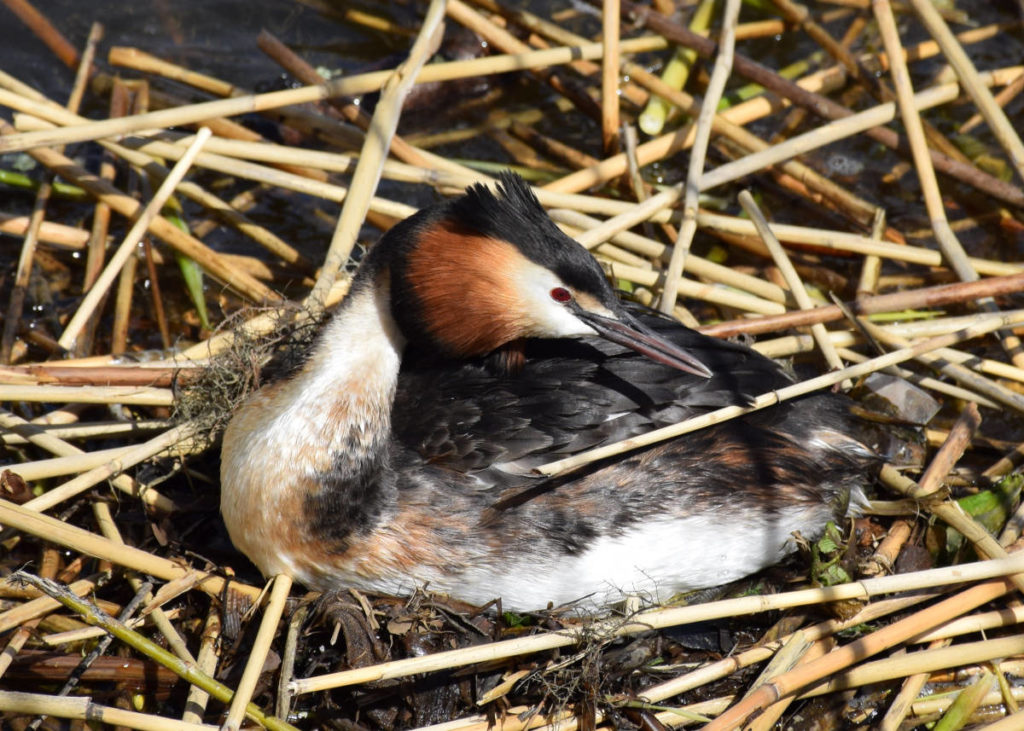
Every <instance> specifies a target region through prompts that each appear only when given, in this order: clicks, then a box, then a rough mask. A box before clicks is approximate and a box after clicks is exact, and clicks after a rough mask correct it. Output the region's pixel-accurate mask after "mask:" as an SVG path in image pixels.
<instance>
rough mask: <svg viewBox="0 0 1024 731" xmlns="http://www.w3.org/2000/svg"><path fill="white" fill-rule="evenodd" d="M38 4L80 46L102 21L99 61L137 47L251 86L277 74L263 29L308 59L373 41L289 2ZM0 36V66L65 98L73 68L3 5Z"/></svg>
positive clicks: (65, 0) (59, 0)
mask: <svg viewBox="0 0 1024 731" xmlns="http://www.w3.org/2000/svg"><path fill="white" fill-rule="evenodd" d="M37 6H38V8H39V9H40V10H41V11H42V12H44V13H45V14H46V16H47V17H48V18H49V20H50V22H51V23H53V24H54V25H55V26H56V27H57V29H58V30H60V31H61V33H63V34H64V36H65V37H66V38H67V39H68V40H69V41H70V42H71V44H72V45H73V46H74V47H75V48H77V49H79V50H80V49H81V48H82V47H83V46H84V44H85V40H86V37H87V36H88V33H89V28H90V27H91V25H92V23H93V22H100V23H102V24H103V26H104V29H105V34H104V39H103V41H102V42H101V46H100V49H101V50H100V53H99V54H98V57H99V59H100V60H101V61H102V60H104V59H105V57H106V51H107V49H109V48H110V46H113V45H119V46H135V47H138V48H140V49H143V50H145V51H147V52H149V53H152V54H153V55H156V56H159V57H161V58H164V59H167V60H169V61H173V62H175V63H179V64H181V65H183V66H185V67H187V68H190V69H194V70H198V71H204V72H205V73H208V74H210V75H212V76H215V77H218V78H222V79H225V80H228V81H231V82H233V83H236V84H238V85H241V86H250V87H256V86H262V85H266V84H268V83H273V82H274V81H276V80H277V79H279V78H281V71H280V67H278V66H277V64H275V63H274V62H273V61H271V60H270V59H268V58H267V57H266V56H265V55H263V54H262V53H261V52H260V51H259V50H258V48H257V47H256V37H257V35H258V34H259V32H260V30H261V29H264V28H265V29H267V30H269V31H270V32H271V33H273V34H274V35H275V36H277V37H278V38H279V39H281V40H282V41H284V42H285V43H287V44H288V45H290V46H292V47H293V48H295V49H296V50H298V51H299V52H300V53H303V54H304V55H307V57H308V58H309V60H311V61H312V62H313V63H319V62H321V61H327V60H331V61H332V62H334V63H337V55H336V54H333V53H330V54H328V53H327V52H326V51H324V50H320V49H334V50H336V49H344V48H346V47H351V48H354V49H358V50H359V51H360V53H361V55H368V53H369V52H370V51H371V50H372V46H373V45H374V42H375V39H374V38H372V37H370V36H368V35H367V34H365V33H362V32H360V30H358V29H357V28H355V27H353V26H351V25H349V24H346V23H344V22H342V21H341V20H338V19H335V18H333V17H331V16H329V15H325V14H322V13H319V12H317V11H316V10H312V9H310V8H308V7H305V6H303V5H301V4H299V3H296V2H294V1H293V0H249V1H247V2H244V3H243V2H225V1H223V0H220V1H214V2H204V1H203V0H198V1H193V2H171V1H170V0H155V1H154V2H137V3H132V2H118V1H117V0H114V1H113V2H110V1H109V0H91V1H89V2H80V1H76V0H41V1H40V2H37ZM0 35H2V37H3V42H2V43H0V67H2V68H3V69H4V70H5V71H7V72H8V73H11V74H14V75H16V76H17V77H18V78H20V79H21V80H22V81H24V82H25V83H28V84H30V85H32V86H35V87H36V88H38V89H40V90H41V91H43V92H44V93H46V94H47V95H50V96H52V97H54V98H56V99H59V100H61V101H63V100H64V98H65V97H66V95H67V93H68V91H69V90H70V87H71V83H72V80H73V75H74V74H73V72H72V71H71V70H69V69H68V68H66V67H65V66H64V65H63V64H61V63H60V62H59V61H58V60H57V59H56V58H55V57H54V56H53V54H52V53H51V52H50V51H49V50H48V49H47V48H46V46H45V45H44V44H43V43H42V42H41V41H40V40H38V39H37V38H36V37H35V35H34V34H32V33H31V32H30V31H28V30H27V29H26V28H25V26H24V25H23V24H22V23H21V21H19V20H18V19H17V18H16V17H15V16H14V15H13V14H12V13H11V11H10V10H8V9H7V8H6V7H0ZM376 44H377V45H379V46H381V48H382V50H384V51H385V52H387V53H390V52H391V51H392V50H393V49H390V48H386V47H385V45H384V43H383V42H382V41H380V40H377V41H376Z"/></svg>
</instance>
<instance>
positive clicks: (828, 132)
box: [700, 84, 960, 189]
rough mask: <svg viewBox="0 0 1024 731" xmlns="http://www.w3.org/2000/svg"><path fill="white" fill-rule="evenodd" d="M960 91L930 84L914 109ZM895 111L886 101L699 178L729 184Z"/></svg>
mask: <svg viewBox="0 0 1024 731" xmlns="http://www.w3.org/2000/svg"><path fill="white" fill-rule="evenodd" d="M959 93H960V87H959V86H957V85H956V84H943V85H941V86H933V87H931V88H929V89H926V90H925V91H922V92H920V93H919V94H917V95H915V96H914V97H913V104H914V106H915V108H917V109H930V108H932V107H936V106H939V105H941V104H947V103H949V102H951V101H953V100H954V99H956V98H957V96H958V95H959ZM895 114H896V105H895V104H893V103H892V102H886V103H884V104H879V105H878V106H875V107H871V108H870V109H866V110H864V111H862V112H858V113H857V114H853V115H851V116H849V117H843V118H842V119H838V120H836V121H834V122H828V123H826V124H823V125H821V126H820V127H816V128H815V129H813V130H811V131H809V132H806V133H804V134H802V135H797V136H796V137H791V138H789V139H787V140H786V141H785V142H779V143H777V144H774V145H772V146H771V147H766V148H764V149H763V150H761V151H759V152H754V153H752V154H750V155H747V156H746V157H741V158H740V159H738V160H733V161H732V162H727V163H725V164H723V165H719V166H718V167H717V168H715V169H714V170H710V171H708V172H707V173H705V175H704V177H703V178H701V181H700V182H701V185H702V186H703V187H704V188H705V189H711V188H714V187H717V186H719V185H723V184H725V183H731V182H733V181H735V180H739V179H741V178H744V177H746V176H747V175H751V174H752V173H755V172H757V171H758V170H762V169H764V168H767V167H770V166H772V165H777V164H779V163H781V162H784V161H786V160H790V159H793V158H795V157H797V156H799V155H803V154H805V153H807V152H810V151H812V150H817V149H819V148H821V147H824V146H825V145H830V144H832V143H833V142H837V141H839V140H843V139H846V138H848V137H853V136H854V135H857V134H861V133H863V132H864V131H866V130H869V129H871V128H873V127H877V126H879V125H882V124H885V123H887V122H890V121H892V120H893V118H894V117H895Z"/></svg>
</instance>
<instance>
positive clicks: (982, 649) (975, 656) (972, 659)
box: [802, 635, 1024, 698]
mask: <svg viewBox="0 0 1024 731" xmlns="http://www.w3.org/2000/svg"><path fill="white" fill-rule="evenodd" d="M1020 653H1024V635H1016V636H1012V637H1003V638H1001V639H995V640H983V641H980V642H964V643H961V644H958V645H953V646H952V647H943V648H938V649H929V650H919V651H918V652H910V653H907V654H906V655H901V656H898V657H890V658H886V659H885V660H876V661H874V662H866V663H862V664H861V665H859V666H857V667H854V668H850V669H849V670H844V671H843V672H841V673H839V674H837V675H836V676H835V677H834V678H832V679H831V680H829V681H828V682H827V683H822V684H820V685H816V686H814V687H812V688H809V689H808V690H807V691H806V692H805V693H803V695H802V697H804V698H809V697H814V696H818V695H824V694H826V693H831V692H834V691H837V690H846V689H848V688H856V687H859V686H862V685H869V684H871V683H881V682H885V681H887V680H893V679H895V678H901V677H906V676H907V675H911V674H914V673H930V672H934V671H936V670H944V669H946V668H953V667H959V666H961V665H970V664H973V663H980V662H986V661H989V660H994V659H996V658H1002V657H1006V656H1008V655H1017V654H1020Z"/></svg>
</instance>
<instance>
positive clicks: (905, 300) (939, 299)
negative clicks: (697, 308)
mask: <svg viewBox="0 0 1024 731" xmlns="http://www.w3.org/2000/svg"><path fill="white" fill-rule="evenodd" d="M1021 288H1024V273H1022V274H1016V275H1011V276H1005V277H992V278H989V279H982V280H979V281H977V282H958V283H956V284H944V285H937V286H934V287H924V288H921V289H916V290H910V291H902V292H893V293H890V294H884V295H875V296H874V297H865V298H863V299H860V300H858V301H857V302H847V303H845V304H844V306H843V307H839V306H838V305H824V306H822V307H817V308H815V309H814V310H811V311H810V312H804V311H799V312H789V313H786V314H785V315H782V316H780V317H764V318H760V319H758V320H754V321H750V320H743V321H740V322H736V321H733V322H723V323H719V324H717V325H709V326H704V327H702V328H700V330H701V332H703V333H706V334H709V335H714V336H715V337H720V338H721V337H731V336H733V335H737V334H739V333H744V332H746V333H750V334H762V333H768V332H775V331H776V330H782V329H787V328H792V327H802V326H805V325H810V324H811V323H814V322H832V321H834V320H839V319H842V318H844V317H846V314H845V312H853V313H855V314H857V315H870V314H877V313H881V312H899V311H901V310H908V309H918V308H929V307H939V306H942V305H946V304H952V303H954V302H963V301H967V300H972V299H977V298H978V297H985V296H1001V295H1004V294H1010V293H1013V292H1017V291H1020V289H1021ZM844 310H845V312H844Z"/></svg>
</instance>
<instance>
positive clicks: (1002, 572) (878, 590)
mask: <svg viewBox="0 0 1024 731" xmlns="http://www.w3.org/2000/svg"><path fill="white" fill-rule="evenodd" d="M2 517H3V516H2V514H0V519H2ZM1021 571H1024V553H1018V554H1014V555H1013V556H1010V557H1008V558H1002V559H991V560H987V561H978V562H975V563H971V564H961V565H959V566H951V567H948V568H942V569H930V570H927V571H918V572H914V573H911V574H901V575H898V576H880V577H876V578H873V579H864V580H862V581H858V582H854V583H850V584H837V585H835V586H830V587H820V588H816V589H803V590H799V591H791V592H785V593H782V594H771V595H766V596H745V597H738V598H735V599H725V600H721V601H717V602H709V603H707V604H702V605H695V606H688V607H675V608H665V609H657V610H652V611H649V612H643V613H640V614H637V615H634V616H632V617H630V618H628V620H606V621H604V622H599V623H596V624H591V625H589V626H587V627H586V634H587V635H589V636H593V635H594V634H597V635H598V636H607V637H609V638H611V637H620V636H625V635H629V634H633V633H636V632H647V631H649V630H652V629H662V628H665V627H674V626H679V625H682V624H688V623H693V622H701V621H706V620H708V619H714V618H721V617H729V616H741V615H745V614H755V613H758V612H763V611H768V610H771V609H783V608H787V607H795V606H803V605H806V604H815V603H821V602H831V601H841V600H844V599H863V598H867V597H870V596H875V595H877V594H882V593H891V592H903V591H914V590H917V589H925V588H931V587H935V586H941V585H946V584H952V583H962V582H969V581H980V580H985V579H989V578H991V577H994V576H1007V575H1016V574H1018V573H1020V572H1021ZM993 584H998V585H999V586H1005V585H1004V582H1002V581H999V582H992V583H991V584H986V586H990V585H993ZM1002 591H1003V592H1004V593H1005V591H1006V589H1005V588H1004V589H1003V590H1002ZM969 609H970V607H968V608H965V609H964V611H965V612H966V611H969ZM935 624H938V621H936V623H935ZM931 626H934V625H927V627H931ZM927 627H920V628H918V630H917V631H918V632H921V631H923V630H924V629H926V628H927ZM579 639H580V636H579V634H578V632H577V631H575V630H571V629H566V630H562V631H559V632H548V633H545V634H539V635H532V636H530V637H523V638H518V639H514V640H503V641H499V642H492V643H490V644H488V645H482V646H476V647H466V648H462V649H459V650H449V651H445V652H438V653H435V654H433V655H429V656H424V657H414V658H408V659H403V660H393V661H391V662H386V663H380V664H378V665H372V666H369V667H365V668H356V669H353V670H346V671H342V672H340V673H332V674H328V675H320V676H315V677H311V678H303V679H296V680H294V681H293V682H292V683H291V685H290V686H289V689H290V690H291V692H292V693H294V694H296V695H300V694H304V693H312V692H315V691H319V690H327V689H330V688H338V687H343V686H347V685H355V684H358V683H366V682H371V681H375V680H387V679H392V678H401V677H406V676H408V675H413V674H417V673H425V672H434V671H436V670H443V669H450V668H455V667H462V666H465V665H472V664H475V663H480V662H489V661H492V660H499V659H504V658H508V657H516V656H519V655H526V654H532V653H536V652H543V651H545V650H553V649H557V648H559V647H567V646H569V645H573V644H576V643H577V641H578V640H579Z"/></svg>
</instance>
